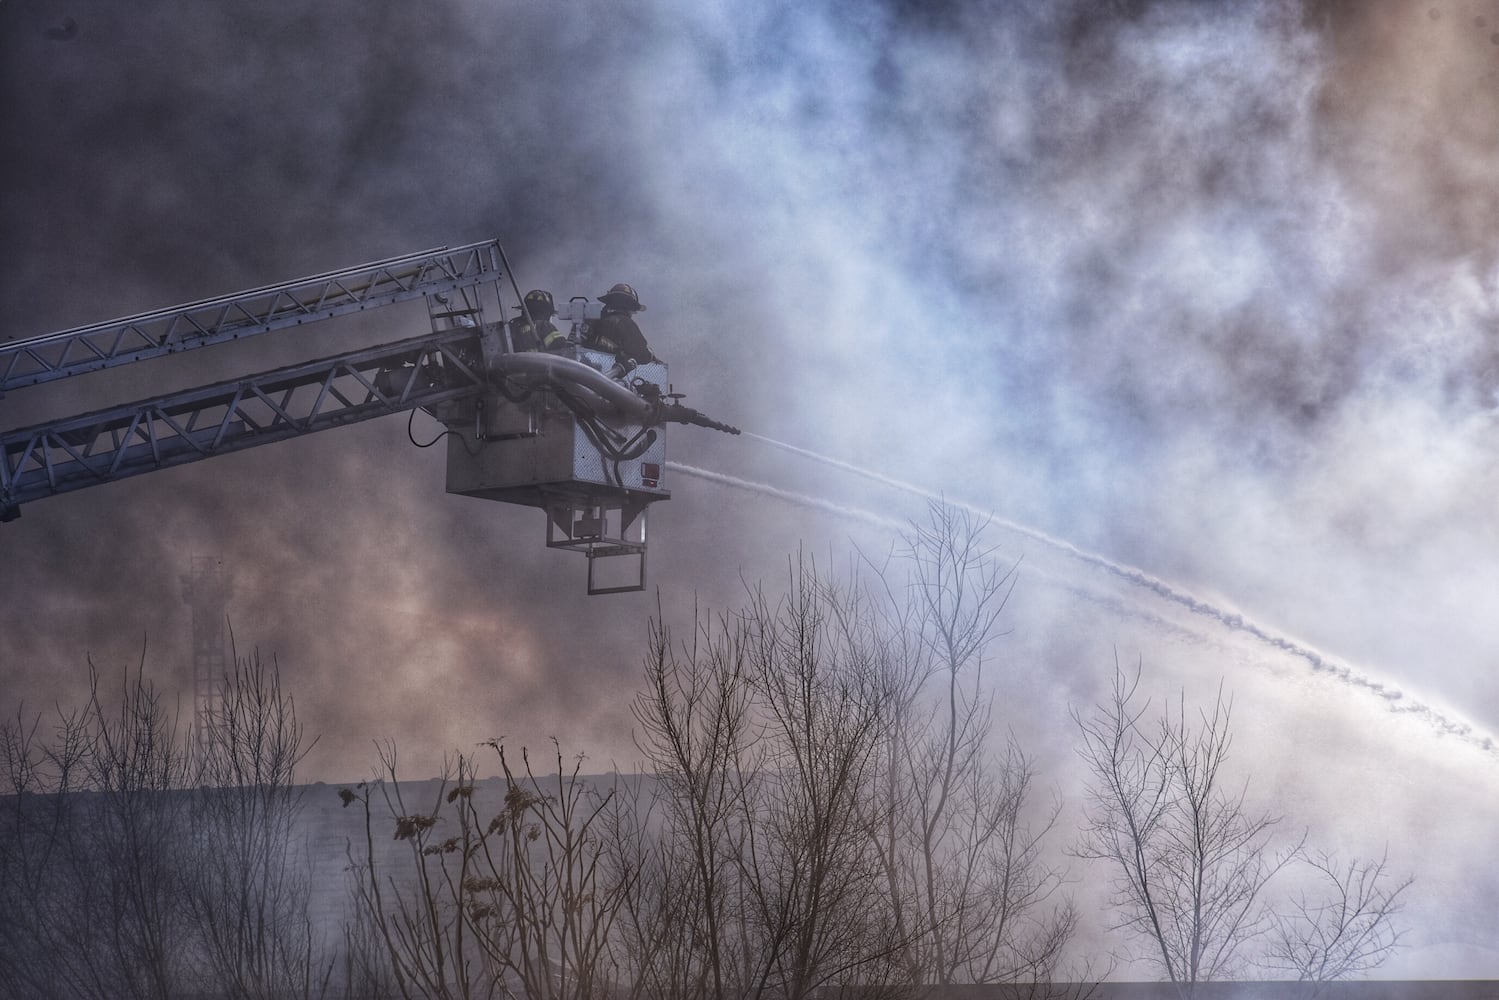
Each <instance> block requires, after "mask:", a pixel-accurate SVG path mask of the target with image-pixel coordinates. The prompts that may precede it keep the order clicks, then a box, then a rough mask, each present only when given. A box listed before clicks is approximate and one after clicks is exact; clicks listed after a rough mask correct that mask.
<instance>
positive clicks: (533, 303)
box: [522, 288, 557, 319]
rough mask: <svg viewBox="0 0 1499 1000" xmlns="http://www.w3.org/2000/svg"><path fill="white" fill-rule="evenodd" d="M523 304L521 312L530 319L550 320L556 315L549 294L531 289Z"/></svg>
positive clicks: (555, 309) (537, 289)
mask: <svg viewBox="0 0 1499 1000" xmlns="http://www.w3.org/2000/svg"><path fill="white" fill-rule="evenodd" d="M525 303H526V304H525V307H524V309H523V310H522V311H523V312H525V313H526V315H528V316H530V317H531V318H532V319H551V318H552V317H553V316H555V315H557V307H556V306H555V305H554V304H553V303H552V293H551V292H544V291H542V290H541V289H540V288H533V289H532V290H531V291H529V292H527V293H526V299H525Z"/></svg>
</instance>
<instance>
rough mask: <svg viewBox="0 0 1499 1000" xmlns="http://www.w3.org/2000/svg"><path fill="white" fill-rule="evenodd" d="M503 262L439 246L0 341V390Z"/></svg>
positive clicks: (463, 282)
mask: <svg viewBox="0 0 1499 1000" xmlns="http://www.w3.org/2000/svg"><path fill="white" fill-rule="evenodd" d="M500 261H501V257H500V247H499V242H498V241H497V240H488V241H485V242H483V243H472V244H469V245H468V246H463V247H458V248H456V249H449V248H447V247H438V248H436V249H434V250H426V251H423V252H421V253H414V254H407V255H405V256H402V257H392V258H390V259H388V260H381V261H375V262H373V263H369V264H361V265H359V266H357V267H350V268H344V269H342V270H339V271H330V272H328V273H326V274H319V275H314V276H312V277H309V278H299V279H297V280H295V281H287V282H282V283H281V284H277V285H267V286H265V287H264V288H255V289H251V290H249V291H244V292H236V293H235V294H232V295H223V296H219V297H217V298H212V299H204V300H202V301H200V302H191V303H188V304H186V305H180V306H173V307H171V308H169V309H158V310H156V311H154V312H148V313H141V314H140V315H137V316H128V317H125V318H123V319H115V320H109V321H108V322H105V323H95V324H92V325H90V326H82V327H77V328H75V329H72V330H63V331H61V332H59V333H49V334H46V335H44V336H40V337H32V338H30V339H28V340H20V341H15V342H11V343H5V344H0V396H3V395H4V394H5V393H6V392H7V391H9V390H12V389H18V388H21V387H23V386H30V385H39V384H41V383H44V382H51V381H53V380H56V379H60V378H65V377H67V376H69V375H77V374H80V373H83V372H90V371H98V370H100V369H103V368H111V367H114V366H115V365H122V364H127V363H129V362H133V361H143V360H146V359H148V358H156V357H162V356H164V355H167V354H174V353H176V352H179V351H186V350H191V349H193V348H197V347H208V346H210V345H212V344H221V343H224V342H226V341H230V340H236V339H239V338H242V337H249V336H253V335H255V334H259V333H266V332H269V331H272V330H280V329H285V328H287V327H292V326H300V325H303V324H306V323H313V322H317V321H318V320H324V319H329V318H331V317H334V316H342V315H345V314H348V313H353V312H359V311H362V310H365V309H374V308H377V307H380V306H387V305H391V304H393V303H396V302H404V301H407V300H410V299H416V298H421V297H423V296H426V295H440V294H442V293H443V292H447V291H452V290H456V289H461V288H468V287H472V286H475V285H479V284H482V283H484V282H487V281H492V282H497V281H498V280H499V277H500Z"/></svg>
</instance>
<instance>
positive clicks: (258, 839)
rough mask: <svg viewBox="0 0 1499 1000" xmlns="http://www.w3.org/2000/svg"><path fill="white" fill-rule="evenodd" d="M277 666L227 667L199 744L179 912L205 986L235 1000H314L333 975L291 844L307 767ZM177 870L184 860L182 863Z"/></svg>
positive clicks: (238, 662)
mask: <svg viewBox="0 0 1499 1000" xmlns="http://www.w3.org/2000/svg"><path fill="white" fill-rule="evenodd" d="M310 749H311V746H310V745H306V746H304V743H303V730H302V726H301V723H300V722H299V721H298V720H297V713H296V705H295V703H294V702H293V700H292V698H291V696H290V695H289V694H287V693H286V692H285V691H283V689H282V687H281V675H280V670H279V666H278V665H277V664H276V662H275V661H274V660H272V661H271V662H270V663H266V662H265V661H263V660H262V659H261V658H260V655H259V652H258V651H257V652H254V653H252V654H251V655H250V656H248V657H245V658H240V657H235V659H234V668H233V671H232V672H231V673H229V674H228V675H226V676H225V677H224V678H223V679H222V681H221V697H220V698H219V699H218V703H217V706H216V708H215V711H214V714H213V716H212V717H211V718H210V719H209V720H207V725H206V727H205V729H204V731H203V733H202V734H200V738H199V741H198V753H197V754H196V756H195V759H194V761H193V767H192V773H193V774H194V775H195V777H196V781H195V782H194V784H195V785H196V790H195V791H194V792H193V794H192V806H191V809H192V836H193V845H192V846H193V850H192V855H191V862H190V863H187V864H185V865H184V867H186V868H187V869H188V870H187V882H186V902H187V906H188V910H189V912H190V913H191V914H192V916H193V919H194V924H195V927H196V930H197V936H198V938H199V940H200V942H201V947H202V951H203V954H204V963H203V964H204V967H203V969H202V974H203V976H204V978H205V980H206V983H207V984H211V985H212V986H213V988H214V989H215V990H216V991H218V992H222V993H223V994H224V995H225V996H229V997H235V998H245V1000H251V998H270V997H276V998H282V997H292V996H301V997H311V996H321V995H322V994H324V993H325V992H326V991H327V986H328V981H329V977H330V975H331V972H332V963H331V961H330V960H329V959H327V958H326V957H325V956H326V951H327V949H326V948H325V946H324V942H323V941H322V940H321V937H320V932H319V930H318V929H317V928H315V927H314V926H313V925H312V921H311V919H310V916H309V912H308V908H309V902H310V900H309V878H308V874H309V873H308V867H307V860H306V856H305V853H303V852H302V851H301V848H302V847H303V844H302V842H301V840H300V839H299V821H300V814H301V804H302V802H301V800H302V791H301V789H300V788H299V787H298V786H297V784H296V768H297V765H298V763H300V762H301V760H302V758H303V757H305V756H306V754H307V752H308V750H310ZM184 861H186V859H184Z"/></svg>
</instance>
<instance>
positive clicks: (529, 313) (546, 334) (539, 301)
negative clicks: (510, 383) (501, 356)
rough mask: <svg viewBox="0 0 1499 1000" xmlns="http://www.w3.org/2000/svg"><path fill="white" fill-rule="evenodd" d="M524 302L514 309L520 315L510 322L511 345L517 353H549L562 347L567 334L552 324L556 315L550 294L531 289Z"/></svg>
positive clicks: (555, 308)
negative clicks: (519, 311) (519, 312)
mask: <svg viewBox="0 0 1499 1000" xmlns="http://www.w3.org/2000/svg"><path fill="white" fill-rule="evenodd" d="M524 302H525V304H524V305H522V306H517V307H516V308H517V309H520V310H521V315H519V316H517V317H516V318H515V319H513V320H511V321H510V343H511V345H512V346H513V347H514V348H515V349H516V350H517V351H551V350H555V349H556V348H558V347H562V346H564V345H565V344H566V343H567V334H566V333H564V332H563V331H561V330H559V329H557V326H556V324H554V323H553V322H552V317H553V316H555V315H557V307H556V306H555V305H554V304H553V303H552V293H551V292H544V291H542V290H541V289H540V288H533V289H532V290H531V291H529V292H527V293H526V297H525V300H524Z"/></svg>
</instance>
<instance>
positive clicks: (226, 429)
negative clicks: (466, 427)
mask: <svg viewBox="0 0 1499 1000" xmlns="http://www.w3.org/2000/svg"><path fill="white" fill-rule="evenodd" d="M480 353H481V352H480V346H479V333H478V331H477V330H474V329H456V330H447V331H442V332H439V333H432V334H426V335H424V336H421V337H413V338H410V339H408V340H402V341H397V342H396V343H392V344H385V345H382V346H379V347H372V348H366V349H364V350H359V351H353V352H350V353H347V354H341V355H338V356H336V357H330V358H324V359H321V360H318V361H309V362H305V363H303V364H299V365H293V366H290V367H286V368H278V369H276V370H274V371H269V372H265V373H263V374H261V375H255V376H251V377H249V378H244V379H237V380H234V381H230V382H221V383H218V384H216V385H211V386H204V387H202V388H198V389H191V390H187V391H184V392H178V393H172V394H169V395H164V396H160V397H157V398H155V399H149V400H144V401H141V402H137V403H127V404H125V405H122V406H117V407H112V408H110V409H106V410H99V411H96V412H94V413H89V414H84V415H83V416H78V417H72V418H70V419H67V420H58V421H52V422H49V423H47V424H44V425H39V426H36V427H31V428H25V429H22V430H16V431H7V432H5V433H3V434H0V520H9V519H11V518H13V517H15V516H16V515H17V513H18V506H19V505H20V504H22V503H26V502H29V501H31V500H37V499H40V498H42V497H48V496H54V495H56V494H59V493H66V492H69V491H71V490H77V489H82V488H84V487H87V486H93V485H96V484H99V483H103V482H110V481H113V480H116V479H124V478H126V477H128V476H134V475H139V474H141V473H145V472H152V471H155V470H157V469H165V468H170V467H172V466H175V465H184V464H186V463H188V462H195V461H198V460H200V459H204V458H210V457H212V456H214V455H221V454H227V453H229V452H234V451H243V450H245V449H247V448H253V447H256V446H258V445H262V444H271V443H273V442H275V441H283V440H286V439H287V438H292V437H299V436H302V435H305V434H311V433H313V432H315V431H320V430H326V429H328V428H330V427H341V426H344V425H345V424H352V423H357V422H359V421H362V420H369V419H372V418H374V417H381V416H385V415H387V414H391V413H399V412H403V411H406V410H410V409H413V408H415V407H419V406H431V405H435V404H437V403H441V402H445V401H447V400H452V399H459V398H462V397H465V396H468V395H472V394H477V393H482V392H484V391H485V390H486V384H485V378H484V372H483V370H482V367H481V365H480V362H479V357H480Z"/></svg>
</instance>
